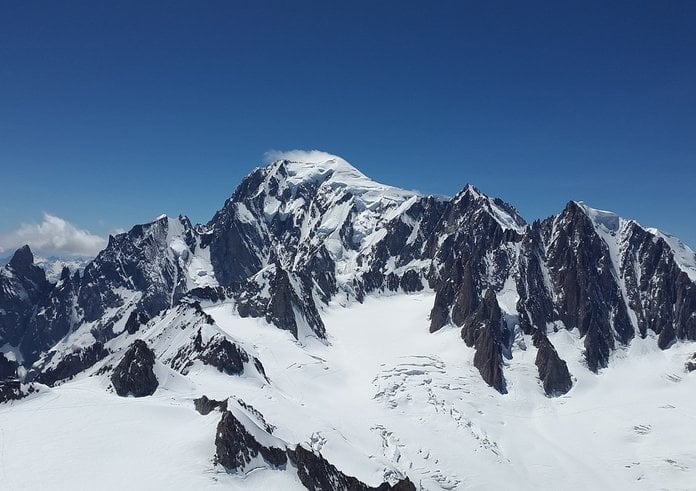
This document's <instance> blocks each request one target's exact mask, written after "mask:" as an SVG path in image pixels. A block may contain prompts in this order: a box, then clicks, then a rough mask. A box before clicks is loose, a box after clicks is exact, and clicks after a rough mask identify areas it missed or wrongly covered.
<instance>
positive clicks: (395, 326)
mask: <svg viewBox="0 0 696 491" xmlns="http://www.w3.org/2000/svg"><path fill="white" fill-rule="evenodd" d="M431 302H432V294H412V295H404V296H390V297H382V298H370V299H367V300H366V301H365V303H363V304H362V305H355V306H353V307H352V308H351V309H350V310H348V309H344V308H342V307H340V306H336V305H334V306H331V307H330V308H329V309H328V310H327V311H326V313H325V322H326V325H327V331H328V332H329V333H330V334H329V340H330V342H331V344H330V345H328V346H327V345H325V344H323V343H319V342H316V343H313V344H308V345H305V346H304V347H301V346H298V345H296V344H294V343H292V339H291V337H290V336H289V334H288V333H286V332H284V331H280V330H276V329H274V328H272V327H270V326H268V325H266V324H265V323H264V322H263V321H258V320H254V319H242V318H239V317H238V316H236V315H235V313H234V306H233V305H232V303H230V302H225V303H222V304H216V305H211V306H210V307H206V308H205V311H206V312H207V313H208V314H210V315H211V316H212V318H213V319H214V320H215V323H216V325H217V326H219V327H220V329H222V331H224V332H225V333H226V335H229V336H231V337H233V338H235V339H238V340H240V342H242V343H244V345H246V346H255V347H256V353H257V355H258V356H259V359H262V360H264V366H265V370H266V373H267V375H268V379H269V380H270V383H263V381H262V380H261V379H259V378H258V377H256V376H255V375H254V376H252V377H250V378H247V377H230V376H228V375H225V374H223V373H220V372H218V371H217V370H214V369H210V367H206V366H205V365H194V366H193V367H192V368H191V370H190V372H189V373H188V375H187V376H186V377H185V378H183V377H181V376H180V375H177V373H176V372H171V371H167V370H164V367H162V371H161V372H159V373H158V377H159V378H160V387H159V388H158V389H157V391H156V392H155V394H154V395H153V396H151V397H147V398H142V399H132V398H131V399H129V398H125V399H124V398H120V397H118V396H117V395H115V394H113V393H110V392H109V391H108V389H107V385H108V380H106V379H105V378H103V377H100V376H93V377H88V376H79V377H78V378H77V379H75V380H74V381H71V382H68V383H64V384H62V385H60V386H58V387H55V388H53V389H50V390H48V391H47V392H45V393H42V394H40V395H37V396H33V397H30V398H29V399H27V400H24V401H21V402H15V403H12V404H11V405H9V406H8V405H4V406H0V429H1V430H2V435H3V448H4V452H3V454H2V459H3V460H2V469H3V483H4V484H5V485H7V486H9V488H8V489H37V488H39V489H41V488H46V487H55V486H56V485H57V484H59V485H63V484H67V483H68V482H75V481H77V482H98V483H99V486H100V488H102V489H117V488H123V487H134V488H137V489H145V488H160V487H163V486H166V487H169V488H172V489H189V488H191V487H195V488H196V489H207V488H221V489H223V488H229V489H302V487H301V485H300V483H299V481H298V477H297V474H296V471H295V470H294V469H293V467H292V466H288V467H286V468H285V469H284V470H282V469H278V470H276V469H272V468H271V467H270V466H268V465H264V464H263V462H262V461H260V462H258V463H257V465H256V466H252V467H251V468H249V469H247V470H246V471H245V472H241V473H231V474H228V473H226V472H224V470H222V469H220V468H219V467H217V466H215V465H214V463H213V456H214V454H215V447H214V440H215V434H216V425H217V424H218V422H219V420H220V417H221V414H220V413H219V412H218V411H213V412H212V413H210V414H208V415H206V416H201V415H200V414H198V413H197V412H195V411H194V409H193V407H194V403H193V399H194V398H197V397H200V396H201V395H202V394H206V395H207V396H209V397H211V398H214V399H218V400H222V399H227V398H231V399H230V402H229V404H230V407H232V406H234V407H236V408H239V406H238V404H237V403H236V400H237V399H241V400H242V401H244V403H245V404H247V405H249V406H251V407H253V408H255V410H256V411H257V412H258V413H260V414H262V415H263V418H264V421H265V422H266V423H267V424H269V425H272V426H274V427H275V430H274V431H273V436H274V437H275V438H277V439H280V440H282V441H284V442H291V443H301V444H304V445H306V447H307V448H313V449H315V450H316V451H319V452H321V455H323V456H324V457H325V458H326V459H327V460H328V461H329V462H331V463H332V464H333V465H335V466H336V467H337V468H338V469H339V470H341V471H342V472H344V473H346V474H348V475H351V476H355V477H357V478H359V479H361V480H362V481H364V482H367V483H368V484H372V485H377V484H378V483H379V482H382V480H384V479H396V478H400V477H403V476H408V477H409V478H410V480H411V481H412V482H414V483H415V484H416V485H417V486H419V489H428V490H440V489H500V488H503V487H504V488H510V487H512V488H514V489H540V488H541V489H549V488H558V487H563V488H565V489H588V488H613V489H628V488H631V489H659V488H664V489H689V488H690V487H691V485H692V483H693V481H694V479H696V457H695V456H694V454H693V452H692V448H691V447H692V442H693V440H694V438H696V427H694V425H690V424H687V423H684V424H675V421H688V418H689V416H688V415H689V414H692V413H693V412H694V411H696V401H695V400H694V398H693V392H694V390H695V389H696V377H695V376H696V373H691V374H689V373H685V372H684V360H685V359H686V358H687V357H688V356H689V355H690V354H691V353H692V352H693V348H692V347H691V346H689V344H679V345H678V346H676V347H675V348H674V349H672V350H669V351H661V350H659V349H658V348H657V347H656V345H655V343H654V341H652V340H650V339H645V340H636V341H635V342H634V343H633V344H632V345H631V347H630V348H628V349H625V350H620V351H618V352H616V353H615V354H614V355H613V362H612V364H611V368H609V369H607V370H605V371H604V372H603V373H602V374H601V375H596V374H593V373H591V372H589V371H587V370H584V369H581V368H582V343H581V340H580V339H579V338H578V335H577V333H573V332H567V331H560V332H558V333H554V334H552V335H551V339H552V341H553V343H554V344H555V345H556V346H557V348H558V349H559V352H560V353H561V354H562V356H563V357H564V358H565V359H566V360H568V363H569V364H570V368H571V371H573V373H576V374H577V375H576V380H575V387H574V389H573V390H572V391H571V392H570V393H568V394H567V395H566V396H563V397H561V398H548V397H545V396H544V394H543V392H542V391H541V390H540V388H539V387H538V382H536V381H535V380H534V379H533V378H532V377H530V376H529V374H530V372H534V371H535V367H534V356H535V351H536V350H535V348H534V347H533V345H532V342H531V339H530V337H529V336H522V338H521V339H520V340H519V343H518V347H516V348H515V356H514V357H513V359H512V360H511V361H510V362H509V366H508V367H507V371H508V389H509V393H508V394H507V395H506V396H504V397H503V396H500V395H499V394H498V393H497V392H496V391H495V390H493V389H492V388H489V387H487V386H486V385H485V384H482V383H481V381H480V378H479V376H478V373H477V372H476V370H475V369H474V368H473V367H472V358H473V355H474V351H473V350H472V349H467V348H464V349H462V348H461V345H460V343H459V342H458V337H459V333H458V331H457V330H455V329H444V330H441V331H439V332H438V333H436V334H434V335H431V334H428V333H427V331H426V330H423V329H422V325H423V323H424V322H425V321H426V320H427V316H428V311H429V308H430V304H431ZM176 315H177V314H169V316H170V319H173V317H172V316H174V317H176ZM187 315H189V314H187ZM162 321H165V319H164V318H163V319H162ZM162 321H158V322H162ZM155 330H156V325H155V324H153V325H152V326H149V327H148V329H147V331H146V332H144V333H143V334H142V336H143V337H145V338H147V337H148V336H150V335H151V334H154V333H155ZM148 333H150V334H148ZM156 351H157V349H156ZM236 411H241V409H236ZM249 417H251V416H249ZM39 442H40V445H41V448H42V449H44V450H45V452H44V453H43V454H42V455H43V457H42V472H27V465H26V462H31V461H32V459H33V457H34V456H35V452H36V446H37V445H39ZM104 442H109V443H108V444H106V445H105V444H104ZM51 449H55V451H50V450H51ZM87 462H89V464H87ZM462 462H466V465H463V464H462ZM124 469H127V470H128V471H127V472H124ZM92 479H94V481H93V480H92ZM59 487H60V486H59Z"/></svg>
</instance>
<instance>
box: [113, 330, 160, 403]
mask: <svg viewBox="0 0 696 491" xmlns="http://www.w3.org/2000/svg"><path fill="white" fill-rule="evenodd" d="M154 366H155V354H154V353H153V352H152V350H151V349H150V348H149V347H148V346H147V344H146V343H145V341H143V340H141V339H136V340H135V341H134V342H133V344H131V345H130V347H129V348H128V349H127V350H126V353H125V354H124V355H123V358H122V359H121V361H120V362H119V364H118V365H116V368H114V371H113V373H112V374H111V383H112V385H113V386H114V390H115V391H116V393H117V394H118V395H120V396H121V397H127V396H133V397H144V396H150V395H152V394H154V393H155V390H157V386H158V385H159V382H158V381H157V377H156V376H155V372H154V371H153V368H154Z"/></svg>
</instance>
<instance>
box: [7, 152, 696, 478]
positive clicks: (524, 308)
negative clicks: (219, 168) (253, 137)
mask: <svg viewBox="0 0 696 491" xmlns="http://www.w3.org/2000/svg"><path fill="white" fill-rule="evenodd" d="M694 341H696V256H695V255H694V252H693V251H691V250H690V249H689V248H688V247H687V246H685V245H684V244H683V243H681V242H680V241H679V240H678V239H676V238H674V237H672V236H669V235H667V234H664V233H662V232H660V231H658V230H656V229H652V228H645V227H642V226H641V225H640V224H638V223H636V222H635V221H632V220H626V219H623V218H621V217H618V216H617V215H615V214H613V213H611V212H606V211H601V210H596V209H593V208H591V207H589V206H588V205H586V204H584V203H581V202H569V203H568V204H567V206H566V207H565V209H563V210H562V211H561V212H560V213H559V214H558V215H555V216H552V217H549V218H547V219H545V220H543V221H536V222H534V223H531V224H528V223H527V222H525V220H524V219H523V218H522V217H521V216H520V215H519V213H517V211H516V210H515V209H514V208H513V207H512V206H511V205H509V204H507V203H505V202H503V201H501V200H500V199H497V198H490V197H488V196H486V195H485V194H483V193H482V192H480V191H479V190H477V189H476V188H475V187H473V186H470V185H468V186H466V187H464V189H462V191H461V192H460V193H458V194H457V195H456V196H454V197H452V198H444V197H439V196H423V195H420V194H418V193H415V192H411V191H405V190H402V189H398V188H395V187H392V186H387V185H383V184H379V183H376V182H374V181H372V180H370V179H369V178H367V177H366V176H365V175H363V174H362V173H361V172H359V171H358V170H357V169H355V168H354V167H352V166H351V165H350V164H348V163H347V162H346V161H345V160H343V159H341V158H339V157H336V156H333V155H329V154H324V153H321V152H308V153H301V152H297V153H295V154H294V155H290V156H286V158H284V159H282V160H278V161H276V162H273V163H271V164H270V165H268V166H266V167H263V168H259V169H256V170H254V171H253V172H252V173H251V174H249V175H248V176H247V177H246V178H245V179H244V180H243V181H242V183H241V184H240V185H239V186H238V188H237V189H236V191H235V192H234V194H233V195H232V197H231V198H229V199H228V200H227V201H226V202H225V204H224V206H223V208H222V209H221V210H219V211H218V212H217V213H216V214H215V216H214V217H213V218H212V219H211V220H210V222H208V223H207V224H204V225H193V224H192V223H191V222H190V221H189V220H188V218H186V217H183V216H180V217H178V218H170V217H166V216H162V217H160V218H158V219H157V220H155V221H154V222H152V223H148V224H143V225H136V226H135V227H133V228H132V229H131V230H130V231H129V232H127V233H123V234H119V235H116V236H113V237H110V238H109V242H108V245H107V246H106V248H105V249H104V250H102V251H101V252H100V253H99V254H98V256H97V257H96V258H94V259H93V260H92V261H90V262H89V263H88V264H86V265H80V266H79V267H73V268H70V267H65V268H63V269H62V271H61V272H60V274H58V275H57V276H56V275H53V274H52V272H50V271H49V272H47V271H45V270H44V269H43V268H42V267H40V265H38V264H37V261H36V259H35V258H34V256H33V254H32V251H31V250H30V249H29V247H23V248H21V249H19V250H18V251H17V252H16V253H15V254H14V256H13V257H12V259H11V260H10V261H9V263H8V264H7V265H6V266H4V267H3V268H2V269H0V348H1V351H2V353H1V354H0V482H2V487H3V488H6V489H45V488H53V489H56V488H67V487H74V485H75V483H93V484H94V485H95V486H97V487H99V488H100V489H122V488H124V487H130V488H135V489H159V488H172V489H207V488H219V489H312V490H314V489H321V490H324V489H327V490H348V489H351V490H353V489H384V490H387V489H400V490H409V489H427V490H440V489H446V490H451V489H501V488H506V489H539V488H542V489H549V488H559V487H562V488H567V489H588V488H617V489H625V488H629V487H631V488H636V489H661V488H664V489H688V488H691V487H692V486H693V483H694V482H696V453H695V452H694V451H693V443H692V442H693V441H694V440H695V439H696V426H694V425H691V424H690V423H689V421H690V419H691V418H693V415H694V414H696V397H695V396H694V394H695V393H696V370H695V369H696V355H695V354H694V353H696V343H694ZM691 372H694V373H691ZM38 448H40V449H41V463H40V470H38V469H36V468H35V464H34V462H35V461H36V452H37V449H38Z"/></svg>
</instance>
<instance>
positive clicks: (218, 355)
mask: <svg viewBox="0 0 696 491" xmlns="http://www.w3.org/2000/svg"><path fill="white" fill-rule="evenodd" d="M204 315H206V314H204ZM194 360H200V361H202V362H203V363H205V364H206V365H210V366H213V367H215V368H217V370H218V371H219V372H223V373H225V374H227V375H241V374H242V373H244V365H245V364H247V363H249V360H250V357H249V354H248V353H247V352H246V351H245V350H244V349H242V348H241V347H239V346H237V344H235V343H233V342H231V341H230V340H229V339H227V338H226V337H224V336H222V335H220V334H216V335H215V336H213V337H212V338H210V339H209V340H208V341H207V342H204V341H203V336H202V334H201V329H200V328H199V329H198V331H197V332H196V336H195V337H194V338H193V340H192V341H191V343H190V344H188V345H186V346H184V347H183V348H181V349H180V350H179V351H178V353H177V354H176V355H175V356H174V358H173V359H172V360H171V362H170V363H169V364H170V366H171V367H172V368H173V369H175V370H179V371H180V372H181V373H183V374H184V375H186V374H187V373H188V369H189V368H190V367H191V365H193V362H194ZM256 361H258V360H256V358H254V362H256ZM258 364H259V365H261V362H258ZM261 368H262V369H263V366H261ZM257 369H258V367H257ZM259 371H260V372H261V373H262V374H263V371H262V370H259Z"/></svg>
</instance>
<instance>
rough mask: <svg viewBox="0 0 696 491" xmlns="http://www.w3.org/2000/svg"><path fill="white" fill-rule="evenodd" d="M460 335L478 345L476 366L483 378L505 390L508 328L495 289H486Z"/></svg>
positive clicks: (468, 343) (471, 343) (491, 384)
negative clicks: (504, 371)
mask: <svg viewBox="0 0 696 491" xmlns="http://www.w3.org/2000/svg"><path fill="white" fill-rule="evenodd" d="M461 335H462V339H463V340H464V342H465V343H466V344H467V345H468V346H474V347H476V353H475V354H474V366H475V367H476V368H478V371H479V373H480V374H481V377H482V378H483V380H484V381H485V382H486V383H487V384H488V385H490V386H491V387H493V388H494V389H496V390H497V391H498V392H500V393H501V394H505V393H506V392H507V389H506V388H505V377H504V376H503V349H504V348H507V344H508V342H509V331H508V327H507V323H506V322H505V320H503V317H502V313H501V311H500V306H499V305H498V300H497V298H496V296H495V292H494V291H493V289H489V290H488V291H487V292H486V296H485V297H484V299H483V301H482V302H481V303H480V304H479V305H478V307H477V309H476V311H475V312H474V313H473V314H471V315H470V316H469V317H467V319H466V320H465V321H464V326H463V327H462V332H461Z"/></svg>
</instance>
